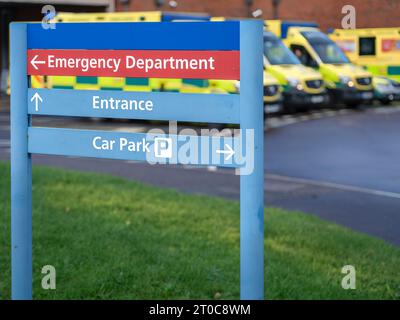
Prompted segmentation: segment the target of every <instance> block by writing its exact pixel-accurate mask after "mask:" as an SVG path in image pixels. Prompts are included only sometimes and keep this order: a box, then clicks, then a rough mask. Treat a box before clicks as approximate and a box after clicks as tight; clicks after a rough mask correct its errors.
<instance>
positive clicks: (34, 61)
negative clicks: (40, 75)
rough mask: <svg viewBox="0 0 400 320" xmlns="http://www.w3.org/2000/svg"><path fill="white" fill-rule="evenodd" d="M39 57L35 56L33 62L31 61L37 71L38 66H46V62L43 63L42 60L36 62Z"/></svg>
mask: <svg viewBox="0 0 400 320" xmlns="http://www.w3.org/2000/svg"><path fill="white" fill-rule="evenodd" d="M38 57H39V55H35V56H34V57H33V58H32V60H31V65H32V67H34V68H35V69H36V70H39V68H38V67H37V64H45V63H46V61H42V60H36V59H37V58H38Z"/></svg>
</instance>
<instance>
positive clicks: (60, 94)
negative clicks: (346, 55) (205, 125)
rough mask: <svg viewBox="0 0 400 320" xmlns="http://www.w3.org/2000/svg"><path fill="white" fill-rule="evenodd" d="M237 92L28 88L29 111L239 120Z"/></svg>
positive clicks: (219, 120) (139, 117) (36, 113)
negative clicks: (201, 92) (204, 92)
mask: <svg viewBox="0 0 400 320" xmlns="http://www.w3.org/2000/svg"><path fill="white" fill-rule="evenodd" d="M239 103H240V102H239V96H238V95H237V94H229V95H228V94H189V93H187V94H180V93H176V92H127V91H115V90H101V91H99V90H68V89H52V90H49V89H28V113H29V114H33V115H58V116H72V117H73V116H75V117H96V118H119V119H144V120H175V121H193V122H214V123H239Z"/></svg>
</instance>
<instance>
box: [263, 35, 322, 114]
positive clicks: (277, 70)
mask: <svg viewBox="0 0 400 320" xmlns="http://www.w3.org/2000/svg"><path fill="white" fill-rule="evenodd" d="M264 68H265V71H266V74H270V75H272V76H274V77H275V78H276V79H277V80H278V82H279V84H280V85H281V86H282V88H283V99H284V100H283V104H284V109H285V111H286V112H293V111H296V110H297V109H314V108H316V107H319V106H321V105H323V104H325V103H327V102H328V95H327V92H326V89H325V84H324V81H323V79H322V77H321V75H320V74H319V73H318V72H316V71H315V70H313V69H312V68H308V67H305V66H303V65H302V64H301V62H300V61H299V60H298V59H297V57H296V56H295V55H294V54H293V53H292V52H291V51H290V50H289V49H288V48H287V47H286V46H285V45H284V44H283V43H282V41H281V40H280V39H278V38H277V37H276V36H275V35H274V34H273V33H272V32H269V31H265V32H264Z"/></svg>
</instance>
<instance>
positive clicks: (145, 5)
mask: <svg viewBox="0 0 400 320" xmlns="http://www.w3.org/2000/svg"><path fill="white" fill-rule="evenodd" d="M349 4H350V5H353V6H354V7H355V8H356V11H357V26H358V27H359V28H366V27H399V26H400V0H175V1H170V0H116V3H115V6H116V10H118V11H123V10H127V11H132V10H134V11H147V10H177V11H195V12H207V13H208V14H210V15H212V16H228V17H246V16H248V17H249V16H251V14H252V13H253V12H255V11H256V10H261V11H262V15H261V16H260V18H263V19H273V18H279V19H289V20H312V21H315V22H317V23H318V24H319V25H320V26H321V28H322V29H323V30H326V29H327V28H330V27H334V28H339V27H340V25H341V20H342V17H343V15H342V13H341V11H342V7H343V6H345V5H349ZM257 13H260V11H258V12H257Z"/></svg>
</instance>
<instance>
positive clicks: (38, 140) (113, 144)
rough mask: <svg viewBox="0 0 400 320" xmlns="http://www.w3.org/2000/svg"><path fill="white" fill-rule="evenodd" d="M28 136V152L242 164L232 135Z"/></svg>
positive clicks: (46, 131)
mask: <svg viewBox="0 0 400 320" xmlns="http://www.w3.org/2000/svg"><path fill="white" fill-rule="evenodd" d="M28 135H29V140H28V141H29V145H28V152H29V153H40V154H52V155H63V156H76V157H93V158H104V159H119V160H133V161H146V162H148V163H151V164H157V163H159V164H185V165H207V166H208V165H213V166H219V167H231V168H237V167H239V166H240V163H243V159H242V158H241V152H238V153H237V152H236V151H235V150H237V149H238V146H239V143H240V141H239V139H238V138H232V137H214V136H209V137H207V136H189V135H163V134H147V133H121V132H110V131H95V130H76V129H58V128H35V127H33V128H29V129H28ZM49 137H51V139H49Z"/></svg>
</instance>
